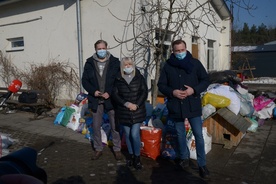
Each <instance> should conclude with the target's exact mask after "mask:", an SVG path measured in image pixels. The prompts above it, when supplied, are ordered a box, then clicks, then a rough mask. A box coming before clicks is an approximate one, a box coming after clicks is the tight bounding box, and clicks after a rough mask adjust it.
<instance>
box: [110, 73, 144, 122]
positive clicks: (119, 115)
mask: <svg viewBox="0 0 276 184" xmlns="http://www.w3.org/2000/svg"><path fill="white" fill-rule="evenodd" d="M147 97H148V87H147V84H146V81H145V78H144V77H143V76H142V75H141V73H140V72H139V70H138V69H136V71H135V76H134V77H133V79H132V81H131V82H130V83H129V84H128V83H127V82H126V80H125V79H124V78H123V77H122V76H121V74H119V75H118V76H117V77H116V80H115V83H114V88H113V92H112V99H113V100H114V109H115V119H116V122H117V123H120V124H124V125H132V124H135V123H142V122H143V121H144V120H145V119H146V107H145V102H146V100H147ZM126 102H131V103H133V104H136V105H138V106H139V108H138V109H137V110H136V111H130V110H129V109H128V108H127V107H125V105H124V104H125V103H126Z"/></svg>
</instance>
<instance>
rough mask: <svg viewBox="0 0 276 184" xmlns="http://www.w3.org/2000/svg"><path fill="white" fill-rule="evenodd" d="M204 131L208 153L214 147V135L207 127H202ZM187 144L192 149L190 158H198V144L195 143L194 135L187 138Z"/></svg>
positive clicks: (206, 151)
mask: <svg viewBox="0 0 276 184" xmlns="http://www.w3.org/2000/svg"><path fill="white" fill-rule="evenodd" d="M202 133H203V139H204V147H205V154H207V153H209V151H211V149H212V136H211V135H210V134H209V133H208V132H207V128H206V127H203V128H202ZM187 146H188V148H189V151H190V158H191V159H194V160H196V159H197V156H196V144H195V137H194V135H192V136H191V137H190V138H189V139H188V140H187Z"/></svg>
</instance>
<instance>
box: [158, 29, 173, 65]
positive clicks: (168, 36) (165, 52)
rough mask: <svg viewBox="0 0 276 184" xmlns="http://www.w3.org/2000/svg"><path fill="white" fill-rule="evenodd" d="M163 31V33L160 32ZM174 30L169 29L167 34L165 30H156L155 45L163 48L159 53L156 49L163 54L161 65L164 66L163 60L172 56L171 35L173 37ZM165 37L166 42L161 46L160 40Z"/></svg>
mask: <svg viewBox="0 0 276 184" xmlns="http://www.w3.org/2000/svg"><path fill="white" fill-rule="evenodd" d="M160 33H161V34H160ZM172 34H173V32H171V31H167V32H166V35H165V30H161V31H160V30H158V29H157V30H156V31H155V43H156V44H155V46H156V48H162V53H159V51H156V54H157V55H159V54H161V55H162V61H161V66H162V62H165V60H166V59H168V58H169V57H170V54H171V52H170V45H171V42H172V40H171V37H172ZM164 37H165V39H164V42H163V43H162V45H161V46H159V44H161V43H160V41H162V39H163V38H164Z"/></svg>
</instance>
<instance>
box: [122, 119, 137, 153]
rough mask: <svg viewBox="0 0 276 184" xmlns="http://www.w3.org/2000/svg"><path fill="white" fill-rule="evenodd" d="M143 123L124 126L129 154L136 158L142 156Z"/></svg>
mask: <svg viewBox="0 0 276 184" xmlns="http://www.w3.org/2000/svg"><path fill="white" fill-rule="evenodd" d="M140 126H141V123H135V124H133V125H132V126H123V129H124V132H125V136H126V144H127V149H128V153H129V154H131V155H133V154H134V155H135V156H140V150H141V138H140Z"/></svg>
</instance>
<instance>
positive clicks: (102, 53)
mask: <svg viewBox="0 0 276 184" xmlns="http://www.w3.org/2000/svg"><path fill="white" fill-rule="evenodd" d="M97 55H98V57H99V58H101V59H103V58H105V56H106V50H103V49H102V50H97Z"/></svg>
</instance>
